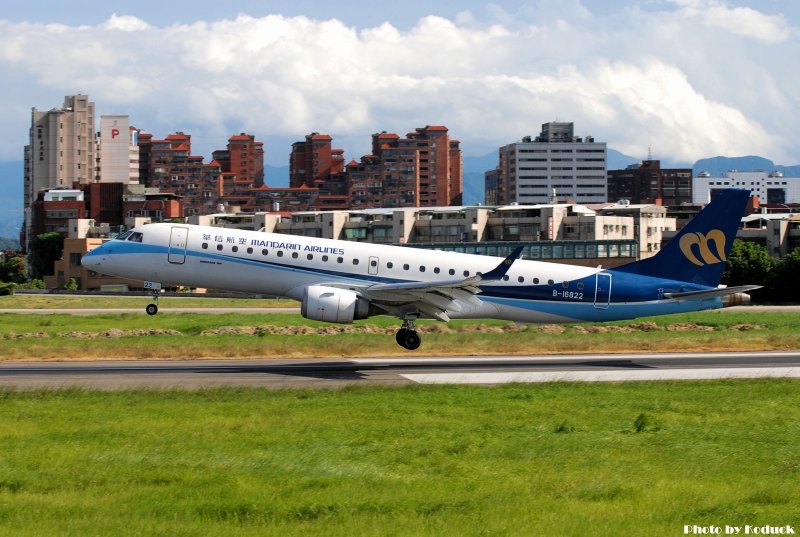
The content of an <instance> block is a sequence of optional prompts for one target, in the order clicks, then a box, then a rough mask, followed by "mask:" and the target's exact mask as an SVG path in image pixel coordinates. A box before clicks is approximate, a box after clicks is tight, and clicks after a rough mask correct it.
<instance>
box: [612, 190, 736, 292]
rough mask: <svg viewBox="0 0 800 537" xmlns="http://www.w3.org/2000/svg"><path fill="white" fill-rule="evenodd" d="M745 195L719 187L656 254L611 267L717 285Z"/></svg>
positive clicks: (618, 269) (622, 270) (659, 276)
mask: <svg viewBox="0 0 800 537" xmlns="http://www.w3.org/2000/svg"><path fill="white" fill-rule="evenodd" d="M749 198H750V191H749V190H739V189H727V190H723V191H722V192H721V193H720V194H719V195H717V197H715V198H714V200H713V201H712V202H711V203H709V204H708V205H707V206H706V207H705V209H703V210H702V211H700V213H699V214H698V215H697V216H696V217H694V218H693V219H692V220H691V221H690V222H689V223H688V224H686V225H685V226H684V227H683V229H681V230H680V232H678V234H677V235H675V237H674V238H673V239H672V240H671V241H669V242H668V243H667V244H665V245H664V248H662V249H661V251H660V252H658V253H657V254H656V255H654V256H653V257H650V258H647V259H643V260H641V261H636V262H634V263H630V264H628V265H623V266H621V267H618V268H616V269H615V270H617V271H620V272H631V273H634V274H641V275H644V276H654V277H658V278H665V279H670V280H679V281H684V282H693V283H697V284H701V285H708V286H712V287H713V286H717V285H719V280H720V278H721V277H722V271H723V270H724V269H725V262H726V260H727V258H728V252H730V250H731V246H732V245H733V240H734V239H735V238H736V231H737V230H738V229H739V224H740V222H741V220H742V216H743V214H744V209H745V206H746V205H747V200H748V199H749Z"/></svg>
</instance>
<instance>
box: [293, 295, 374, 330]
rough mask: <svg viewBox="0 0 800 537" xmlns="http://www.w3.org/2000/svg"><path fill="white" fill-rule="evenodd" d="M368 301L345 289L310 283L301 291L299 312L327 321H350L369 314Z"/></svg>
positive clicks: (304, 315) (347, 322)
mask: <svg viewBox="0 0 800 537" xmlns="http://www.w3.org/2000/svg"><path fill="white" fill-rule="evenodd" d="M370 310H371V308H370V303H369V301H367V300H364V299H363V298H361V297H360V296H358V294H356V293H355V292H353V291H350V290H347V289H337V288H336V287H326V286H324V285H310V286H308V287H306V288H305V290H304V291H303V302H302V303H301V305H300V314H301V315H302V316H303V317H305V318H306V319H313V320H314V321H325V322H328V323H346V324H349V323H352V322H353V321H355V320H358V319H366V318H367V317H369V315H370Z"/></svg>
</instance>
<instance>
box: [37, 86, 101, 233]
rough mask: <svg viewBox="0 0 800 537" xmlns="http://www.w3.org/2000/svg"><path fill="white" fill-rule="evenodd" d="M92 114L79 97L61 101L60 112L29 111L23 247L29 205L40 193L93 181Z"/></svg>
mask: <svg viewBox="0 0 800 537" xmlns="http://www.w3.org/2000/svg"><path fill="white" fill-rule="evenodd" d="M94 114H95V112H94V103H93V102H92V101H90V100H89V96H88V95H80V94H79V95H67V96H66V97H64V104H63V105H62V106H61V108H53V109H51V110H48V111H44V112H43V111H39V110H37V109H36V108H32V109H31V128H30V131H29V143H28V145H26V146H25V149H24V159H25V172H24V173H25V179H24V180H25V184H24V191H23V196H24V209H25V227H24V229H23V237H25V239H24V242H23V245H24V246H27V244H26V243H27V241H28V240H30V238H31V234H32V233H33V227H34V222H33V204H34V203H35V202H36V200H37V198H38V197H39V194H40V193H42V192H44V191H46V190H50V189H54V188H66V189H69V188H73V186H74V185H85V184H88V183H90V182H91V181H93V180H94V178H95V167H96V153H95V132H94V129H95V116H94Z"/></svg>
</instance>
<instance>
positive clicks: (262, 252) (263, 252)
mask: <svg viewBox="0 0 800 537" xmlns="http://www.w3.org/2000/svg"><path fill="white" fill-rule="evenodd" d="M268 253H269V250H267V249H266V248H264V249H263V250H261V255H267V254H268Z"/></svg>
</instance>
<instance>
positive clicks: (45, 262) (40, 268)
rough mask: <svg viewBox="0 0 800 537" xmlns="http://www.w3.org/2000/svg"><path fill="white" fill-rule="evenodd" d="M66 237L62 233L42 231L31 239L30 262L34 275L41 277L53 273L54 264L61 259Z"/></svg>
mask: <svg viewBox="0 0 800 537" xmlns="http://www.w3.org/2000/svg"><path fill="white" fill-rule="evenodd" d="M63 251H64V237H62V236H61V234H60V233H56V232H51V233H42V234H41V235H37V236H36V237H35V238H34V239H33V240H32V241H31V248H30V262H31V269H32V271H33V275H34V276H35V277H37V278H41V277H42V276H45V275H52V274H53V265H54V263H55V262H56V261H57V260H58V259H61V254H62V253H63Z"/></svg>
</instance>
